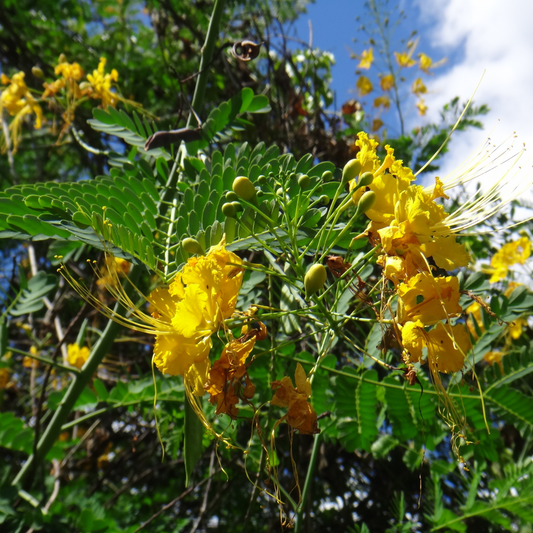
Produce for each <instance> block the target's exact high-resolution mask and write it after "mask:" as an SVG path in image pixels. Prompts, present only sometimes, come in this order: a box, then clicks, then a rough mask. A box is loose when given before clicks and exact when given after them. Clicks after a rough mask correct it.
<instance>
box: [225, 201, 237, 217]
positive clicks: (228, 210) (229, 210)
mask: <svg viewBox="0 0 533 533" xmlns="http://www.w3.org/2000/svg"><path fill="white" fill-rule="evenodd" d="M222 214H223V215H224V216H225V217H231V218H237V210H236V209H235V206H234V205H233V204H232V203H230V202H226V203H225V204H224V205H223V206H222Z"/></svg>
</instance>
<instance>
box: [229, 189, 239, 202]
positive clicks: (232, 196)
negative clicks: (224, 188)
mask: <svg viewBox="0 0 533 533" xmlns="http://www.w3.org/2000/svg"><path fill="white" fill-rule="evenodd" d="M238 199H239V197H238V196H237V195H236V194H235V193H234V192H233V191H228V192H227V193H226V200H227V201H228V202H236V201H237V200H238Z"/></svg>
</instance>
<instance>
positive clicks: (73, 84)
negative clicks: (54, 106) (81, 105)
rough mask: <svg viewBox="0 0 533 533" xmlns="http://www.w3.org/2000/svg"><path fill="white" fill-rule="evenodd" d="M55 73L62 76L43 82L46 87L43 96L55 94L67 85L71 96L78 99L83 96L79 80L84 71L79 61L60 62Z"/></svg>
mask: <svg viewBox="0 0 533 533" xmlns="http://www.w3.org/2000/svg"><path fill="white" fill-rule="evenodd" d="M54 73H55V75H56V76H61V78H59V79H57V80H56V81H54V82H52V83H44V84H43V87H44V88H45V91H44V93H43V98H48V97H49V96H55V95H56V94H57V93H58V92H59V91H60V90H61V89H63V88H65V87H67V89H68V92H69V96H70V97H71V98H74V99H78V98H80V97H81V91H80V88H79V85H78V83H77V82H78V81H79V80H81V78H82V77H83V75H84V72H83V69H82V68H81V66H80V65H79V64H78V63H67V62H64V63H59V65H57V66H56V67H55V69H54Z"/></svg>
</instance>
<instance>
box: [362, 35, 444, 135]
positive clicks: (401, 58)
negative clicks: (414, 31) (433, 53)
mask: <svg viewBox="0 0 533 533" xmlns="http://www.w3.org/2000/svg"><path fill="white" fill-rule="evenodd" d="M417 44H418V41H410V42H409V43H408V46H407V50H406V51H404V52H401V53H399V52H394V57H395V59H396V64H397V68H398V69H399V71H401V70H403V69H406V68H411V67H413V66H415V65H417V64H418V68H419V69H420V71H422V72H423V73H425V74H429V73H430V70H429V69H430V68H434V67H438V66H439V65H441V64H442V63H443V61H439V62H437V63H434V62H433V60H432V59H431V58H430V57H429V56H428V55H426V54H423V53H419V54H418V62H417V61H416V60H415V59H414V58H413V55H414V52H415V50H416V46H417ZM354 57H356V58H358V59H359V63H358V65H357V68H358V69H361V70H369V69H370V67H371V66H372V64H373V63H374V49H373V48H372V47H371V48H368V49H366V50H363V52H362V53H361V55H354ZM400 80H401V81H402V82H403V81H405V80H404V79H403V77H402V76H399V75H398V73H396V75H395V74H394V73H393V72H389V73H387V74H383V73H382V74H379V85H380V88H381V90H382V91H383V93H384V94H383V95H381V96H377V97H375V98H374V102H373V107H374V108H376V109H377V110H387V109H389V108H390V100H391V99H390V96H389V94H388V93H389V92H390V91H391V90H392V89H394V88H396V89H397V88H398V87H397V84H398V82H399V81H400ZM356 87H357V89H358V91H359V94H360V95H361V96H367V95H368V94H370V93H371V92H373V91H374V85H373V83H372V81H371V80H370V79H369V78H368V77H367V76H364V75H359V77H358V78H357V82H356ZM411 92H412V93H413V94H414V95H416V96H417V97H419V99H418V101H417V103H416V107H417V109H418V113H419V114H420V115H425V114H426V111H427V106H426V104H425V101H424V99H423V98H422V95H423V94H426V93H427V87H426V85H425V84H424V82H423V81H422V78H420V77H417V78H416V79H415V80H414V82H413V84H412V86H411ZM382 126H383V121H382V120H381V119H380V118H379V116H378V117H377V118H374V120H373V123H372V131H378V130H379V129H380V128H381V127H382Z"/></svg>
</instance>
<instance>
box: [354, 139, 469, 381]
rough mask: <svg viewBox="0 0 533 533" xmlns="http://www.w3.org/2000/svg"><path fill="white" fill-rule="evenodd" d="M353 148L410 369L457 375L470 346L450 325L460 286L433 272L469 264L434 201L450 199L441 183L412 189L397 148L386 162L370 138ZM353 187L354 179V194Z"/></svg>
mask: <svg viewBox="0 0 533 533" xmlns="http://www.w3.org/2000/svg"><path fill="white" fill-rule="evenodd" d="M356 145H357V147H358V148H359V152H358V154H357V160H358V161H359V162H360V163H361V175H362V174H364V173H365V172H371V173H372V174H373V176H374V179H373V181H372V183H371V184H370V185H368V187H367V188H366V189H367V190H368V189H370V190H372V191H374V192H375V194H376V201H375V203H374V205H373V206H372V208H371V209H369V210H368V211H366V215H367V216H368V218H369V219H370V221H371V222H370V224H369V227H368V230H367V234H368V237H369V239H370V241H371V242H372V243H374V244H376V245H379V246H380V247H381V252H380V256H379V259H378V263H379V264H380V265H381V266H382V267H383V276H384V277H385V278H386V279H387V280H390V281H391V282H392V283H393V284H394V287H395V294H396V295H397V297H398V306H397V311H396V316H395V327H396V328H397V329H398V331H399V340H400V341H401V344H402V346H403V357H404V359H405V362H406V364H407V365H408V366H412V365H413V364H414V363H417V362H420V363H424V362H425V361H426V359H427V361H428V363H429V366H430V370H431V373H432V374H433V376H434V377H435V376H436V373H438V372H439V371H440V372H457V371H459V370H461V369H462V368H463V366H464V361H465V356H466V353H467V352H468V350H469V349H470V348H471V342H470V337H469V335H468V332H467V330H466V328H465V326H464V324H462V323H457V324H455V325H452V324H451V321H450V319H453V318H457V317H459V316H461V314H462V308H461V306H460V305H459V297H460V293H459V282H458V279H457V278H456V277H454V276H445V275H441V274H440V273H439V275H435V274H436V271H438V270H439V269H441V270H453V269H456V268H458V267H462V266H466V265H467V264H468V261H469V256H468V253H467V252H466V250H465V249H464V247H463V245H461V244H459V243H457V242H456V237H455V235H454V234H453V232H452V230H450V228H449V227H448V226H447V224H446V217H447V216H448V215H447V213H446V212H445V211H444V209H443V207H442V206H441V205H439V204H437V203H436V202H435V200H436V199H437V198H440V197H444V198H447V196H446V195H445V193H444V189H443V187H442V184H441V183H440V181H439V179H438V178H437V183H436V186H435V187H434V188H431V189H424V187H422V186H420V185H415V184H413V183H412V182H413V181H414V180H415V176H414V175H413V173H412V172H411V170H410V169H409V168H407V167H404V166H403V165H402V161H400V160H396V159H395V158H394V151H393V149H392V148H390V147H389V146H386V147H385V148H386V152H387V155H386V156H385V159H384V161H383V162H381V161H380V160H379V158H378V156H377V154H376V148H377V145H378V143H377V142H376V141H374V140H373V139H370V138H369V137H368V136H367V135H366V134H365V133H359V135H358V140H357V141H356ZM356 185H357V182H356V180H353V181H352V182H351V183H350V188H351V190H353V189H355V188H356ZM364 192H365V188H360V189H359V190H357V191H356V192H355V193H354V200H355V201H356V202H357V201H358V200H359V198H360V196H361V195H362V194H363V193H364ZM429 328H431V329H429Z"/></svg>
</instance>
